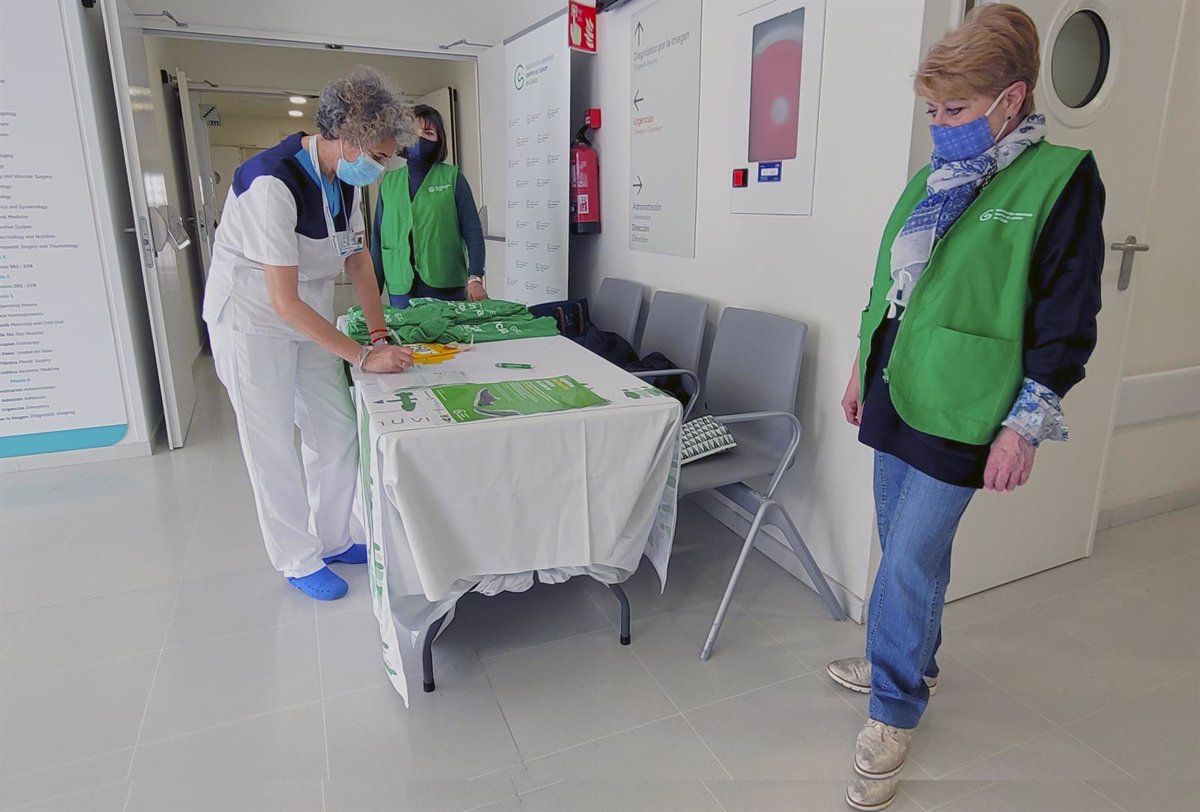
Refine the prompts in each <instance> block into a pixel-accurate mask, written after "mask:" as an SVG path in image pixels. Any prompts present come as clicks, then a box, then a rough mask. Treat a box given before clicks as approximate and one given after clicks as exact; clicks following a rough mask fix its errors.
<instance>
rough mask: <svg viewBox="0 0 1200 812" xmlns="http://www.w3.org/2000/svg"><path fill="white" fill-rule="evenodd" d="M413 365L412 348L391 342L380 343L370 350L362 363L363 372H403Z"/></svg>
mask: <svg viewBox="0 0 1200 812" xmlns="http://www.w3.org/2000/svg"><path fill="white" fill-rule="evenodd" d="M412 365H413V354H412V350H411V349H409V348H408V347H396V346H394V345H391V344H387V345H382V344H381V345H380V346H378V347H376V348H375V349H373V350H371V354H370V355H368V356H367V360H366V361H365V362H364V363H363V371H364V372H383V373H386V372H403V371H404V370H406V369H408V368H409V367H411V366H412Z"/></svg>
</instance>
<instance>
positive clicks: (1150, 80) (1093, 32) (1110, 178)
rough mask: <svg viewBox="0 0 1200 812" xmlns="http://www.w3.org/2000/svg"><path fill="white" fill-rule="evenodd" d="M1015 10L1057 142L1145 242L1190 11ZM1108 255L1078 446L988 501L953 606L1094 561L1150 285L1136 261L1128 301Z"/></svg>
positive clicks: (973, 513)
mask: <svg viewBox="0 0 1200 812" xmlns="http://www.w3.org/2000/svg"><path fill="white" fill-rule="evenodd" d="M1008 2H1012V3H1014V4H1015V5H1017V6H1019V7H1021V8H1022V9H1024V10H1025V11H1026V12H1027V13H1028V14H1029V15H1030V16H1031V17H1033V19H1034V21H1035V22H1036V23H1037V27H1038V32H1039V33H1040V34H1041V38H1042V75H1041V77H1040V78H1039V80H1038V88H1037V94H1036V100H1037V108H1038V110H1040V111H1042V112H1044V113H1045V114H1046V121H1047V125H1048V129H1049V135H1048V138H1049V140H1050V141H1053V142H1056V143H1059V144H1065V145H1069V146H1074V147H1081V148H1086V149H1090V150H1092V151H1093V153H1094V154H1095V157H1096V163H1097V165H1098V166H1099V168H1100V176H1101V178H1102V179H1103V180H1104V185H1105V189H1106V191H1107V202H1106V206H1105V213H1104V235H1105V242H1106V244H1107V245H1111V244H1112V243H1119V242H1123V241H1124V240H1125V239H1126V238H1127V237H1133V238H1135V241H1138V240H1140V239H1141V238H1142V237H1144V235H1145V234H1146V212H1147V210H1148V208H1149V201H1150V189H1151V183H1152V181H1153V178H1154V171H1155V166H1156V159H1157V155H1158V145H1159V136H1160V131H1161V127H1162V121H1163V110H1164V107H1165V104H1166V97H1167V88H1168V83H1169V80H1170V75H1171V69H1172V62H1173V60H1174V57H1175V47H1176V40H1177V35H1176V32H1177V31H1178V30H1179V25H1180V23H1181V12H1182V5H1183V3H1182V0H1155V2H1154V3H1152V4H1145V6H1146V7H1143V4H1142V3H1116V2H1112V0H1065V2H1064V0H1008ZM1151 5H1152V6H1153V12H1152V13H1151V11H1150V9H1149V6H1151ZM1100 74H1103V75H1100ZM1107 245H1106V247H1107ZM1105 255H1106V261H1105V264H1104V276H1103V292H1102V295H1103V302H1104V309H1103V311H1102V312H1101V313H1100V340H1099V344H1098V346H1097V348H1096V352H1095V354H1094V355H1093V356H1092V359H1091V362H1090V363H1089V364H1088V367H1087V379H1086V380H1085V381H1083V383H1081V384H1079V385H1078V386H1077V387H1076V388H1075V389H1074V390H1073V391H1072V392H1071V393H1070V394H1069V395H1068V396H1067V398H1066V400H1065V401H1064V404H1063V406H1064V409H1065V411H1066V415H1067V423H1068V426H1069V428H1070V432H1071V439H1070V441H1069V442H1067V443H1049V444H1047V445H1045V446H1043V447H1042V449H1041V450H1040V451H1039V452H1038V455H1037V462H1036V464H1035V466H1034V472H1033V477H1032V478H1031V480H1030V482H1029V484H1028V485H1026V486H1025V487H1024V488H1023V489H1021V490H1020V491H1018V492H1017V493H1016V494H1007V495H997V494H988V493H981V494H980V495H979V497H978V499H977V500H976V502H975V503H974V504H973V505H972V507H971V509H970V510H969V511H968V512H967V517H966V519H965V520H964V522H963V526H962V528H961V530H960V532H959V534H958V537H957V539H956V541H955V548H956V549H955V552H954V573H953V578H952V579H951V583H950V593H951V597H961V596H963V595H969V594H971V593H973V592H978V591H980V590H983V589H987V588H989V587H992V586H996V585H998V584H1002V583H1005V582H1007V581H1011V580H1014V579H1016V578H1020V577H1022V576H1025V575H1030V574H1032V573H1035V572H1040V571H1042V570H1045V569H1049V568H1051V567H1054V566H1057V565H1059V564H1063V563H1065V562H1068V561H1073V560H1075V559H1078V558H1082V557H1084V556H1087V555H1090V554H1091V549H1092V541H1093V537H1094V534H1095V528H1096V518H1097V514H1098V511H1099V505H1100V493H1101V485H1102V479H1103V473H1104V466H1105V462H1106V460H1107V456H1108V448H1109V443H1110V441H1111V438H1112V430H1113V423H1114V416H1115V411H1116V405H1117V392H1118V386H1119V384H1120V380H1121V368H1122V359H1123V356H1124V349H1125V338H1126V332H1127V327H1128V325H1129V313H1130V304H1131V301H1132V299H1133V293H1134V287H1135V286H1136V284H1137V275H1138V273H1139V270H1138V266H1137V260H1136V258H1135V260H1134V265H1133V275H1132V279H1131V280H1130V281H1131V285H1130V286H1129V287H1128V289H1126V290H1120V289H1119V288H1120V285H1119V284H1118V282H1119V276H1120V270H1121V261H1122V256H1123V253H1121V252H1118V251H1113V250H1109V251H1106V252H1105ZM1135 256H1140V255H1135Z"/></svg>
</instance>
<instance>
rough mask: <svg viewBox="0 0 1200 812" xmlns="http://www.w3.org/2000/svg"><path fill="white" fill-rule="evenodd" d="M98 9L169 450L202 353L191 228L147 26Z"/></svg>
mask: <svg viewBox="0 0 1200 812" xmlns="http://www.w3.org/2000/svg"><path fill="white" fill-rule="evenodd" d="M101 8H102V9H103V12H104V31H105V35H106V37H107V39H108V58H109V62H110V63H111V65H112V75H113V87H114V88H115V90H116V97H117V117H118V119H119V120H120V122H121V138H122V141H123V142H124V146H125V167H126V170H127V172H128V175H129V194H130V198H131V200H132V202H133V218H134V224H133V227H134V230H135V233H136V234H137V239H138V244H139V246H140V248H141V257H142V277H143V279H144V281H145V285H146V303H147V306H148V308H149V312H150V331H151V334H152V335H153V337H154V355H155V360H156V363H157V366H158V382H159V386H160V388H161V389H162V399H163V411H164V415H165V419H166V425H167V441H168V443H169V445H170V447H171V448H179V447H181V446H182V445H183V443H184V441H185V440H186V438H187V431H188V426H189V424H190V423H191V420H192V413H193V412H194V411H195V408H196V387H195V383H194V381H193V378H192V362H193V361H194V360H195V358H196V353H197V351H198V349H199V347H198V345H197V338H196V330H195V326H196V318H195V314H194V312H193V309H192V305H191V295H190V290H191V281H190V280H188V279H185V278H184V277H183V275H184V267H183V265H182V264H181V262H180V257H179V255H178V254H179V252H180V251H181V250H182V249H183V248H184V247H186V245H187V236H186V230H185V229H184V227H183V224H182V222H181V221H180V220H179V216H178V214H177V212H178V211H179V207H178V206H177V205H172V201H171V200H170V197H169V195H168V191H167V182H166V175H165V173H164V167H165V166H166V160H165V156H163V155H162V146H161V145H162V143H163V142H162V141H160V140H159V133H158V125H157V122H156V118H157V116H158V115H160V114H161V112H162V111H160V110H158V109H157V105H156V104H155V97H154V95H153V93H152V92H151V88H150V81H151V80H150V75H149V69H148V68H147V67H146V46H145V40H144V35H143V33H142V26H141V24H140V23H139V22H138V21H137V18H136V17H134V16H133V12H132V11H130V9H129V5H128V4H127V3H126V2H125V0H102V3H101ZM155 81H158V77H155Z"/></svg>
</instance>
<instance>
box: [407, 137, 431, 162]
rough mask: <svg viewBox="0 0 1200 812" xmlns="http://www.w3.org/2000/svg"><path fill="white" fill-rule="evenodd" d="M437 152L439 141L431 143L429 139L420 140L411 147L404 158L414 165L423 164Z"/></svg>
mask: <svg viewBox="0 0 1200 812" xmlns="http://www.w3.org/2000/svg"><path fill="white" fill-rule="evenodd" d="M435 152H437V141H430V140H429V139H428V138H418V139H417V143H415V144H413V145H412V146H411V147H409V148H408V149H407V150H406V151H405V153H404V157H405V158H408V160H410V161H413V162H414V163H419V164H423V163H425V162H426V161H428V160H429V159H430V158H432V157H433V155H434V153H435Z"/></svg>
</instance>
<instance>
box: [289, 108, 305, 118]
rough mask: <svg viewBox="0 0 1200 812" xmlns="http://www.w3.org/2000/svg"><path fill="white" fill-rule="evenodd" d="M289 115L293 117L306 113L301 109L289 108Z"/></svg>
mask: <svg viewBox="0 0 1200 812" xmlns="http://www.w3.org/2000/svg"><path fill="white" fill-rule="evenodd" d="M288 115H289V116H291V117H292V118H300V117H301V116H303V115H304V113H303V112H302V111H300V110H288Z"/></svg>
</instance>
